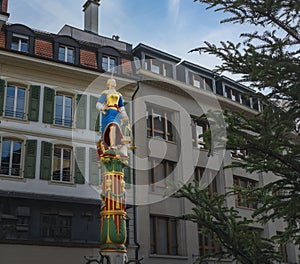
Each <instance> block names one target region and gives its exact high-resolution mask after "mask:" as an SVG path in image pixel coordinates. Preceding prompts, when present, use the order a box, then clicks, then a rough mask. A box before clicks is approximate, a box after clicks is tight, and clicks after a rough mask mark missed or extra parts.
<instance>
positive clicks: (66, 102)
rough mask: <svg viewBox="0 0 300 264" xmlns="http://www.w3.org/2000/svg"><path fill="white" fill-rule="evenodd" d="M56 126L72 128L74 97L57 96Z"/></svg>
mask: <svg viewBox="0 0 300 264" xmlns="http://www.w3.org/2000/svg"><path fill="white" fill-rule="evenodd" d="M54 122H55V124H56V125H61V126H67V127H71V126H72V123H73V97H72V96H70V95H63V94H57V95H56V96H55V120H54Z"/></svg>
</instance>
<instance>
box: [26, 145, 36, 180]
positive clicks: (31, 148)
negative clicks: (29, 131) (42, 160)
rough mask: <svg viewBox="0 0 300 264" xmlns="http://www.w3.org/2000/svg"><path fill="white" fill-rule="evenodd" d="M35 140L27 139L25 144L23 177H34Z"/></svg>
mask: <svg viewBox="0 0 300 264" xmlns="http://www.w3.org/2000/svg"><path fill="white" fill-rule="evenodd" d="M36 147H37V141H36V140H27V141H26V145H25V164H24V178H28V179H34V178H35V165H36V150H37V148H36Z"/></svg>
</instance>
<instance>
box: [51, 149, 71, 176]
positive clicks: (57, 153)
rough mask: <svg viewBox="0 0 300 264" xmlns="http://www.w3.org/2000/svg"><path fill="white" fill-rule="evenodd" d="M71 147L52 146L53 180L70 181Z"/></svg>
mask: <svg viewBox="0 0 300 264" xmlns="http://www.w3.org/2000/svg"><path fill="white" fill-rule="evenodd" d="M72 152H73V151H72V148H70V147H65V146H54V153H53V175H52V180H53V181H60V182H72V181H73V178H72V158H73V157H72V156H73V153H72Z"/></svg>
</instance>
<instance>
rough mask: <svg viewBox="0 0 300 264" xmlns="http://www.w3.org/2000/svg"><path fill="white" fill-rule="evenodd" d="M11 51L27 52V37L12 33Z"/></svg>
mask: <svg viewBox="0 0 300 264" xmlns="http://www.w3.org/2000/svg"><path fill="white" fill-rule="evenodd" d="M11 49H12V50H17V51H22V52H29V37H28V36H24V35H20V34H15V33H14V34H13V35H12V40H11Z"/></svg>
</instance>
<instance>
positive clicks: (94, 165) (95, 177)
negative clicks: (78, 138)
mask: <svg viewBox="0 0 300 264" xmlns="http://www.w3.org/2000/svg"><path fill="white" fill-rule="evenodd" d="M89 169H90V171H89V177H90V178H89V182H90V184H91V185H96V186H97V185H99V178H100V177H99V168H98V160H97V155H96V149H94V148H90V151H89Z"/></svg>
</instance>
